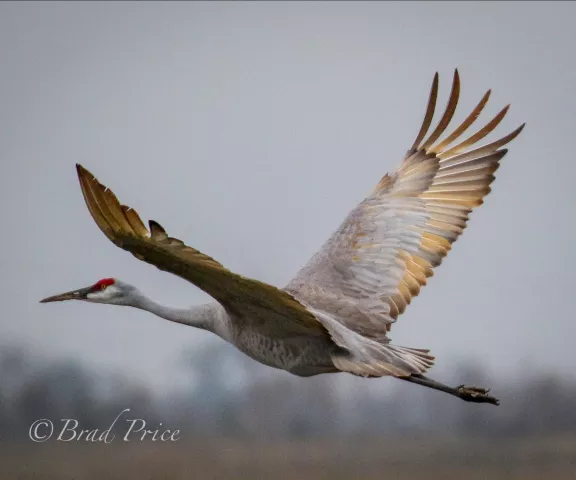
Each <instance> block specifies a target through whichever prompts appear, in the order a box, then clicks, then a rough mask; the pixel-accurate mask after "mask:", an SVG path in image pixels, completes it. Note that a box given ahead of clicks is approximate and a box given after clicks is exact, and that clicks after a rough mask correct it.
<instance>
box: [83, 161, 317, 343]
mask: <svg viewBox="0 0 576 480" xmlns="http://www.w3.org/2000/svg"><path fill="white" fill-rule="evenodd" d="M76 169H77V171H78V178H79V179H80V186H81V187H82V193H83V194H84V200H85V201H86V205H87V206H88V209H89V210H90V213H91V214H92V217H93V218H94V221H95V222H96V224H97V225H98V227H100V230H102V232H104V235H106V236H107V237H108V238H109V239H110V240H111V241H112V242H113V243H114V244H115V245H116V246H118V247H120V248H122V249H124V250H127V251H129V252H130V253H132V254H133V255H134V256H135V257H136V258H138V259H139V260H143V261H145V262H147V263H150V264H152V265H154V266H156V267H158V268H159V269H160V270H164V271H167V272H170V273H173V274H174V275H178V276H179V277H181V278H183V279H185V280H188V281H189V282H191V283H193V284H194V285H196V286H197V287H199V288H201V289H202V290H204V291H205V292H206V293H208V294H209V295H210V296H212V297H213V298H214V299H215V300H217V301H218V302H220V303H221V304H222V305H223V306H224V307H225V308H226V309H227V310H228V311H229V312H230V313H233V314H235V315H236V316H238V317H248V318H250V320H251V321H259V320H260V321H270V324H271V325H270V328H273V329H277V330H278V331H279V333H284V334H286V335H288V334H290V333H308V334H310V333H314V332H317V333H318V334H326V331H325V329H324V327H323V326H322V325H321V324H320V323H319V322H318V321H317V320H316V318H315V317H314V315H312V314H311V313H310V312H308V311H307V310H306V308H305V307H304V306H302V305H301V304H300V303H299V302H298V301H297V300H295V299H294V298H293V297H292V296H291V295H290V294H289V293H287V292H285V291H283V290H280V289H278V288H276V287H273V286H272V285H268V284H266V283H263V282H259V281H257V280H252V279H250V278H246V277H243V276H241V275H237V274H235V273H232V272H231V271H230V270H228V269H226V268H224V267H223V266H222V264H220V263H219V262H217V261H216V260H214V259H213V258H211V257H209V256H207V255H204V254H203V253H201V252H199V251H198V250H196V249H194V248H192V247H189V246H187V245H185V244H184V243H183V242H182V241H181V240H178V239H176V238H172V237H169V236H168V235H167V234H166V232H165V230H164V229H163V228H162V227H161V226H160V225H159V224H158V223H157V222H155V221H153V220H151V221H150V222H149V223H150V231H148V229H147V228H146V227H145V226H144V223H143V222H142V220H141V219H140V217H139V216H138V214H137V213H136V211H134V210H132V209H131V208H130V207H127V206H126V205H121V204H120V202H119V201H118V199H117V198H116V196H115V195H114V193H112V191H111V190H109V189H108V188H106V187H105V186H104V185H102V184H101V183H99V182H98V180H97V179H96V178H95V177H94V176H93V175H92V174H91V173H90V172H89V171H88V170H86V169H85V168H84V167H82V166H81V165H76Z"/></svg>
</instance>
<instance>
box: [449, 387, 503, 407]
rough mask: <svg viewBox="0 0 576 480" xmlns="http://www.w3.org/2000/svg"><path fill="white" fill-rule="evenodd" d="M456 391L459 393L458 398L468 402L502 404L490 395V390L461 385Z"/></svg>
mask: <svg viewBox="0 0 576 480" xmlns="http://www.w3.org/2000/svg"><path fill="white" fill-rule="evenodd" d="M456 390H457V391H458V396H459V397H460V398H461V399H462V400H465V401H466V402H475V403H491V404H492V405H499V404H500V400H498V399H497V398H494V397H492V396H490V395H488V392H490V389H486V388H478V387H467V386H466V385H460V386H459V387H457V388H456Z"/></svg>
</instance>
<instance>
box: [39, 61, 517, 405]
mask: <svg viewBox="0 0 576 480" xmlns="http://www.w3.org/2000/svg"><path fill="white" fill-rule="evenodd" d="M437 94H438V73H436V75H435V76H434V80H433V82H432V88H431V91H430V97H429V101H428V106H427V109H426V113H425V116H424V121H423V123H422V126H421V128H420V131H419V132H418V135H417V137H416V140H415V141H414V143H413V145H412V146H411V147H410V149H409V150H408V152H407V153H406V155H405V157H404V159H403V161H402V163H401V165H400V167H399V168H398V170H396V172H394V173H392V174H386V175H384V177H382V179H381V180H380V182H379V183H378V184H377V185H376V188H375V189H374V190H373V191H372V192H371V193H370V194H369V195H368V196H367V197H366V198H365V199H364V200H363V201H362V202H361V203H360V204H359V205H358V206H357V207H356V208H355V209H354V210H352V211H351V212H350V213H349V215H348V216H347V217H346V219H345V220H344V222H343V223H342V224H341V226H340V228H339V229H338V230H337V231H336V232H335V233H334V234H333V235H332V236H331V237H330V238H329V239H328V241H327V242H326V243H325V244H324V246H323V247H322V248H321V249H320V251H319V252H318V253H317V254H316V255H315V256H314V257H313V258H312V259H311V260H310V262H309V263H308V264H307V265H306V266H305V267H304V268H303V269H302V270H300V272H299V273H298V274H297V275H296V277H295V278H294V279H293V280H292V281H291V282H290V283H289V284H288V285H287V286H286V287H285V288H283V289H280V288H276V287H274V286H272V285H268V284H266V283H262V282H260V281H258V280H253V279H250V278H246V277H244V276H241V275H237V274H235V273H233V272H231V271H230V270H228V269H226V268H225V267H224V266H223V265H221V264H220V263H219V262H218V261H216V260H214V259H213V258H211V257H209V256H207V255H205V254H203V253H201V252H199V251H198V250H196V249H194V248H192V247H189V246H187V245H185V244H184V243H183V242H182V241H181V240H178V239H176V238H172V237H169V236H168V235H167V233H166V231H165V230H164V228H162V227H161V226H160V225H159V224H158V223H157V222H155V221H153V220H151V221H150V222H149V225H150V230H148V229H147V228H146V227H145V226H144V224H143V223H142V220H141V219H140V217H139V216H138V214H137V213H136V211H134V210H133V209H132V208H130V207H127V206H125V205H122V204H121V203H120V202H119V201H118V200H117V198H116V196H115V195H114V193H112V191H111V190H109V189H108V188H106V187H105V186H104V185H102V184H101V183H99V182H98V180H96V178H95V177H94V176H93V175H92V174H91V173H90V172H89V171H88V170H86V169H85V168H84V167H82V166H81V165H78V164H77V165H76V167H77V172H78V178H79V180H80V186H81V189H82V193H83V195H84V200H85V201H86V205H87V206H88V210H89V211H90V213H91V215H92V217H93V219H94V221H95V222H96V224H97V225H98V227H100V230H102V232H103V233H104V234H105V235H106V236H107V237H108V238H109V239H110V240H111V241H112V242H113V243H114V244H115V245H116V246H118V247H120V248H122V249H124V250H127V251H129V252H130V253H132V254H133V255H134V256H135V257H136V258H138V259H139V260H143V261H145V262H147V263H150V264H152V265H154V266H156V267H157V268H159V269H160V270H164V271H167V272H170V273H172V274H174V275H177V276H179V277H181V278H183V279H185V280H188V281H189V282H191V283H193V284H194V285H196V286H197V287H199V288H200V289H202V290H203V291H205V292H206V293H208V294H209V295H210V296H212V297H213V298H214V300H216V301H215V302H213V303H209V304H206V305H200V306H195V307H192V308H189V309H176V308H169V307H165V306H162V305H159V304H158V303H156V302H154V301H152V300H150V299H148V298H147V297H146V296H145V295H144V294H142V293H141V292H140V291H139V290H138V289H137V288H135V287H133V286H132V285H129V284H127V283H124V282H122V281H120V280H118V279H114V278H107V279H103V280H100V281H98V282H96V283H95V284H94V285H91V286H89V287H87V288H81V289H78V290H73V291H71V292H67V293H64V294H60V295H56V296H52V297H48V298H45V299H44V300H42V301H41V302H55V301H62V300H84V301H87V302H93V303H107V304H113V305H125V306H131V307H136V308H139V309H142V310H147V311H149V312H152V313H154V314H155V315H158V316H160V317H162V318H164V319H167V320H170V321H172V322H177V323H181V324H184V325H189V326H192V327H197V328H201V329H205V330H208V331H211V332H213V333H215V334H216V335H218V336H220V337H222V338H223V339H225V340H226V341H228V342H230V343H232V344H233V345H235V346H236V347H237V348H238V349H239V350H241V351H242V352H244V353H245V354H247V355H248V356H250V357H252V358H253V359H255V360H257V361H259V362H261V363H263V364H265V365H269V366H271V367H275V368H279V369H284V370H287V371H289V372H291V373H293V374H295V375H299V376H304V377H307V376H312V375H317V374H321V373H334V372H348V373H351V374H354V375H359V376H363V377H383V376H393V377H396V378H399V379H402V380H406V381H408V382H412V383H416V384H419V385H423V386H426V387H430V388H433V389H436V390H440V391H443V392H446V393H449V394H451V395H454V396H456V397H459V398H461V399H463V400H465V401H470V402H477V403H492V404H495V405H498V403H499V402H498V400H497V399H496V398H494V397H492V396H489V395H488V392H489V390H486V389H482V388H476V387H466V386H464V385H461V386H459V387H448V386H446V385H443V384H441V383H439V382H436V381H434V380H432V379H430V378H428V377H426V376H424V373H425V372H426V371H427V370H428V369H429V368H430V367H431V366H432V365H433V360H434V357H432V356H431V355H430V354H429V350H424V349H417V348H407V347H401V346H397V345H392V344H391V343H390V339H389V336H388V334H389V331H390V328H391V326H392V324H393V323H394V322H396V320H397V318H398V316H399V315H400V314H401V313H403V312H404V310H405V308H406V306H407V305H408V304H409V303H410V301H411V300H412V298H413V297H415V296H416V295H418V293H419V292H420V289H421V288H422V287H423V286H424V285H426V282H427V278H428V277H430V276H431V275H432V273H433V272H432V270H433V268H434V267H437V266H438V265H440V263H441V262H442V259H443V258H444V256H446V254H447V253H448V251H449V250H450V249H451V247H452V243H453V242H454V241H456V239H457V238H458V237H459V236H460V234H461V233H462V231H463V229H464V228H465V226H466V222H467V220H468V216H469V214H470V212H471V211H472V209H473V208H474V207H477V206H479V205H481V204H482V202H483V198H484V196H486V195H487V194H488V193H489V192H490V184H491V183H492V181H493V180H494V172H495V171H496V169H497V168H498V166H499V162H500V160H501V159H502V157H504V155H505V154H506V152H507V150H506V149H502V148H501V147H503V146H504V145H506V144H507V143H508V142H510V141H511V140H513V139H514V138H515V137H516V136H517V135H518V134H519V133H520V131H521V130H522V129H523V127H524V124H523V125H521V126H520V127H518V128H517V129H516V130H514V131H513V132H512V133H510V134H508V135H506V136H504V137H502V138H501V139H499V140H496V141H494V142H492V143H489V144H486V145H483V146H480V147H475V148H471V147H473V146H475V145H476V144H477V142H479V141H480V140H481V139H483V138H484V137H485V136H486V135H488V134H489V133H490V132H491V131H492V130H494V128H496V126H497V125H498V124H499V123H500V121H501V120H502V119H503V118H504V116H505V114H506V112H507V111H508V106H507V107H505V108H504V109H503V110H501V111H500V113H498V114H497V115H496V116H495V117H494V118H493V119H492V120H491V121H490V122H488V123H487V124H486V125H485V126H484V127H483V128H482V129H480V130H479V131H477V132H476V133H474V134H473V135H471V136H470V137H469V138H467V139H466V140H464V141H461V142H460V143H458V144H456V145H454V146H450V145H452V144H453V143H454V142H455V141H456V140H457V139H458V138H459V137H460V136H461V135H462V134H463V133H464V132H465V130H467V129H468V127H470V126H471V125H472V123H474V121H475V120H476V119H477V117H478V115H479V114H480V112H481V111H482V110H483V108H484V106H485V105H486V102H487V101H488V98H489V96H490V90H488V92H486V94H485V95H484V96H483V97H482V99H481V100H480V103H478V105H477V106H476V107H475V108H474V110H473V111H472V113H470V115H469V116H468V117H467V118H466V119H465V120H464V121H463V122H462V123H461V124H460V125H459V126H458V127H457V128H456V129H455V130H454V131H453V132H452V133H450V134H449V135H447V136H446V137H445V138H444V139H442V140H440V137H441V136H442V135H443V134H444V132H445V130H446V128H447V127H448V124H449V123H450V121H451V119H452V116H453V115H454V112H455V109H456V105H457V103H458V98H459V94H460V79H459V75H458V71H457V70H455V72H454V78H453V83H452V89H451V93H450V96H449V99H448V103H447V106H446V109H445V110H444V113H443V114H442V116H441V118H440V120H439V121H438V124H437V126H436V127H435V128H434V130H433V131H432V133H431V134H430V135H429V136H428V137H426V134H427V132H428V130H429V128H430V125H431V123H432V118H433V116H434V111H435V107H436V98H437Z"/></svg>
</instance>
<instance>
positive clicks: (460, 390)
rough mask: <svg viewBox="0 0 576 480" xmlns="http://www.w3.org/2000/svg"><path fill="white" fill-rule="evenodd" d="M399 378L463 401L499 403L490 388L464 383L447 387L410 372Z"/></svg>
mask: <svg viewBox="0 0 576 480" xmlns="http://www.w3.org/2000/svg"><path fill="white" fill-rule="evenodd" d="M398 378H399V379H400V380H405V381H407V382H410V383H416V384H417V385H422V386H423V387H428V388H433V389H434V390H440V391H441V392H445V393H448V394H449V395H454V396H455V397H458V398H460V399H462V400H464V401H465V402H474V403H491V404H492V405H499V404H500V400H498V399H497V398H494V397H492V396H490V395H488V393H489V392H490V390H487V389H485V388H478V387H467V386H466V385H460V386H459V387H456V388H454V387H449V386H448V385H444V384H443V383H440V382H437V381H436V380H432V379H431V378H428V377H426V376H424V375H420V374H416V373H415V374H412V375H410V376H408V377H398Z"/></svg>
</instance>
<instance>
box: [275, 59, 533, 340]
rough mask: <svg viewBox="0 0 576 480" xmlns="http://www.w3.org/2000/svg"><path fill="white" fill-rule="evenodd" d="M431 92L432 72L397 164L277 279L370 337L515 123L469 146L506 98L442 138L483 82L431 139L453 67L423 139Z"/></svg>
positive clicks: (415, 288)
mask: <svg viewBox="0 0 576 480" xmlns="http://www.w3.org/2000/svg"><path fill="white" fill-rule="evenodd" d="M437 93H438V74H436V75H435V76H434V81H433V83H432V89H431V92H430V99H429V102H428V108H427V110H426V114H425V117H424V122H423V124H422V127H421V129H420V131H419V133H418V136H417V138H416V140H415V141H414V144H413V145H412V147H411V148H410V150H408V152H407V154H406V156H405V158H404V161H403V162H402V164H401V166H400V168H399V169H398V170H397V171H396V172H395V173H393V174H391V175H390V174H387V175H385V176H384V177H383V178H382V180H380V182H379V183H378V185H377V186H376V189H375V190H374V191H373V192H372V193H371V194H370V195H369V196H368V197H367V198H366V199H365V200H364V201H363V202H362V203H361V204H360V205H358V206H357V207H356V208H355V209H354V210H353V211H352V212H351V213H350V214H349V215H348V217H347V218H346V219H345V221H344V223H343V224H342V225H341V226H340V228H339V229H338V231H337V232H336V233H334V234H333V235H332V237H331V238H330V239H329V240H328V241H327V242H326V244H325V245H324V246H323V248H322V249H321V250H320V251H319V252H318V253H317V254H316V255H315V256H314V257H313V258H312V259H311V260H310V262H309V263H308V265H306V266H305V267H304V268H303V269H302V270H301V271H300V272H299V273H298V275H297V276H296V277H295V278H294V279H293V280H292V281H291V282H290V284H289V285H288V286H287V287H286V290H287V291H288V292H290V293H292V294H293V295H294V297H295V298H297V299H299V300H300V301H302V302H303V303H304V304H305V305H308V306H309V307H312V308H313V309H315V310H319V311H323V312H326V313H328V314H330V315H331V316H332V317H333V318H335V319H337V320H338V321H339V322H340V323H342V324H344V325H345V326H346V327H348V328H350V329H351V330H354V331H355V332H357V333H359V334H361V335H364V336H366V337H370V338H373V339H377V340H385V339H386V338H385V337H386V332H387V331H389V330H390V326H391V324H392V323H393V322H395V321H396V319H397V318H398V316H399V315H400V314H401V313H403V312H404V310H405V308H406V306H407V305H408V304H409V303H410V301H411V300H412V298H413V297H415V296H416V295H418V293H419V292H420V289H421V287H422V286H424V285H426V279H427V278H428V277H430V276H431V275H432V269H433V268H434V267H436V266H438V265H440V263H441V262H442V259H443V258H444V257H445V256H446V254H447V253H448V251H449V250H450V249H451V247H452V243H454V241H456V239H457V238H458V237H459V236H460V235H461V234H462V231H463V230H464V228H465V227H466V222H467V220H468V215H469V214H470V212H471V211H472V209H473V208H474V207H477V206H479V205H481V204H482V202H483V200H482V199H483V198H484V196H486V195H487V194H488V193H489V192H490V184H491V183H492V181H493V180H494V172H495V171H496V169H497V168H498V166H499V161H500V160H501V159H502V157H503V156H504V155H505V154H506V152H507V150H506V149H501V147H503V146H504V145H506V144H507V143H508V142H510V141H511V140H512V139H514V138H515V137H516V136H517V135H518V134H519V133H520V131H521V130H522V128H523V127H524V125H522V126H520V127H519V128H517V129H516V130H514V131H513V132H512V133H510V134H509V135H507V136H505V137H503V138H501V139H499V140H497V141H495V142H492V143H489V144H487V145H484V146H481V147H477V148H472V147H473V146H474V145H475V144H476V143H477V142H479V141H480V140H481V139H483V138H484V137H485V136H486V135H488V134H489V133H490V132H491V131H492V130H494V128H496V126H497V125H498V124H499V123H500V121H501V120H502V118H504V115H505V114H506V112H507V111H508V106H507V107H506V108H504V109H503V110H502V111H501V112H500V113H498V115H496V116H495V117H494V118H493V119H492V120H491V121H490V122H488V124H486V126H484V127H483V128H482V129H480V130H479V131H478V132H476V133H475V134H473V135H472V136H470V137H469V138H467V139H466V140H464V141H462V142H460V143H458V144H456V145H454V146H452V147H450V145H451V144H452V143H454V142H455V141H456V140H457V139H458V138H459V137H460V136H461V135H462V134H463V133H464V132H465V130H466V129H467V128H468V127H470V125H472V123H474V121H475V120H476V118H477V117H478V115H479V114H480V112H481V111H482V109H483V108H484V106H485V105H486V102H487V101H488V97H489V96H490V90H489V91H488V92H487V93H486V94H485V95H484V97H483V98H482V100H481V101H480V103H479V104H478V105H477V106H476V108H475V109H474V110H473V111H472V113H471V114H470V115H469V116H468V117H467V118H466V119H465V120H464V122H463V123H462V124H461V125H460V126H458V127H457V128H456V129H455V130H454V131H453V132H452V133H451V134H449V135H448V136H447V137H446V138H445V139H443V140H441V141H438V140H439V139H440V137H441V136H442V135H443V133H444V132H445V130H446V128H447V126H448V124H449V123H450V120H451V119H452V116H453V115H454V111H455V110H456V105H457V103H458V97H459V93H460V80H459V76H458V71H457V70H456V71H455V72H454V80H453V84H452V91H451V94H450V98H449V100H448V105H447V107H446V109H445V111H444V113H443V115H442V117H441V118H440V120H439V122H438V125H437V126H436V128H435V129H434V130H433V132H432V133H431V134H430V135H429V136H428V138H426V139H425V136H426V133H427V132H428V129H429V127H430V125H431V123H432V117H433V115H434V110H435V106H436V97H437ZM436 142H437V143H436Z"/></svg>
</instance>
